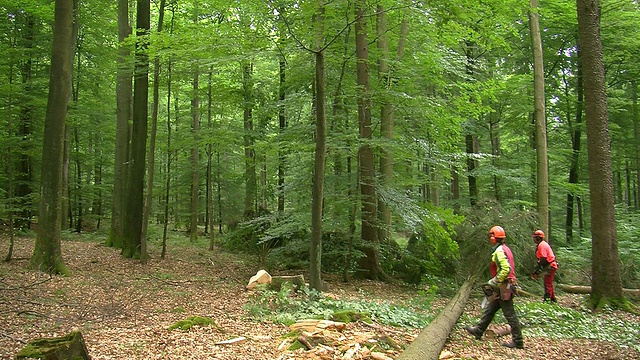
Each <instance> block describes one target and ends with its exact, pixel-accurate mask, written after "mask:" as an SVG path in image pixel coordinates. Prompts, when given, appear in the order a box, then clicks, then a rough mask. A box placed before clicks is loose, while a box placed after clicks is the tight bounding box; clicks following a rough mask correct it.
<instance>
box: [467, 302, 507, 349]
mask: <svg viewBox="0 0 640 360" xmlns="http://www.w3.org/2000/svg"><path fill="white" fill-rule="evenodd" d="M498 310H500V303H499V302H498V299H496V300H493V301H491V302H490V303H488V304H487V305H486V306H485V308H484V312H483V313H482V317H481V318H480V322H479V323H478V325H476V326H467V327H465V330H467V332H468V333H469V334H471V335H473V336H475V337H476V339H478V340H480V338H482V334H484V332H485V330H487V327H489V324H490V323H491V321H492V320H493V317H494V316H495V314H496V312H498Z"/></svg>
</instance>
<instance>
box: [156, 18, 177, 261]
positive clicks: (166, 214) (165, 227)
mask: <svg viewBox="0 0 640 360" xmlns="http://www.w3.org/2000/svg"><path fill="white" fill-rule="evenodd" d="M172 22H173V19H172ZM171 74H172V73H171V59H169V61H168V63H167V171H166V176H167V179H166V183H165V190H164V224H163V230H162V252H161V253H160V258H162V259H164V257H165V255H166V254H167V233H168V230H169V195H170V194H171V191H170V190H171V159H172V153H171V152H172V149H171V80H172V78H171ZM176 102H177V99H176ZM176 108H177V105H176ZM177 114H178V112H177V111H176V117H177Z"/></svg>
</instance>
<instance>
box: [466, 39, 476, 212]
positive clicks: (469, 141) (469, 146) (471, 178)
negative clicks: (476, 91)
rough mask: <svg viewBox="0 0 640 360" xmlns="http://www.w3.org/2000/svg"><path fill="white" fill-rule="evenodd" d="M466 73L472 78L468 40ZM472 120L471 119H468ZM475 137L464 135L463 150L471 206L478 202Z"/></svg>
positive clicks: (473, 60)
mask: <svg viewBox="0 0 640 360" xmlns="http://www.w3.org/2000/svg"><path fill="white" fill-rule="evenodd" d="M465 44H466V58H467V62H466V69H465V71H466V73H467V75H468V76H469V79H472V78H473V74H474V69H475V61H476V60H475V58H474V54H473V49H474V47H475V44H474V43H473V42H470V41H466V42H465ZM469 121H470V122H472V121H473V120H472V119H469ZM476 144H477V139H476V137H475V135H473V134H471V133H468V134H466V135H465V151H466V153H467V181H468V183H469V184H468V185H469V204H470V205H471V206H475V205H476V204H477V203H478V184H477V179H476V176H475V174H474V171H475V169H476V167H477V166H478V163H477V161H476V160H475V155H476V154H477V152H478V151H477V145H476Z"/></svg>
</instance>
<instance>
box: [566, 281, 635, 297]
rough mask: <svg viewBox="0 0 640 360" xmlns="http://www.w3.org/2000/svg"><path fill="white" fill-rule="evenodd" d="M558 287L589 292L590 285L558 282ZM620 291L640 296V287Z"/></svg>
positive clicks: (573, 292)
mask: <svg viewBox="0 0 640 360" xmlns="http://www.w3.org/2000/svg"><path fill="white" fill-rule="evenodd" d="M558 288H559V289H560V290H562V291H564V292H567V293H570V294H591V286H584V285H567V284H558ZM622 292H624V293H626V294H629V295H633V296H640V289H622Z"/></svg>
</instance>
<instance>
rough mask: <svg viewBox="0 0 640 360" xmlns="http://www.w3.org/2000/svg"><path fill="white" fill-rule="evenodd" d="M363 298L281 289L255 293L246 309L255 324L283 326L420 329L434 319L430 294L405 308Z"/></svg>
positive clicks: (425, 294)
mask: <svg viewBox="0 0 640 360" xmlns="http://www.w3.org/2000/svg"><path fill="white" fill-rule="evenodd" d="M285 285H288V284H287V283H285ZM362 295H363V296H362V299H354V300H346V299H335V298H332V297H329V296H325V295H323V294H322V293H319V292H317V291H315V290H312V289H308V288H303V289H301V290H299V291H296V292H294V291H293V289H292V287H291V286H283V287H282V288H281V290H280V291H273V290H268V289H262V290H259V291H257V292H256V293H255V294H253V295H252V297H251V298H250V300H249V302H248V303H247V305H245V309H246V310H247V311H248V312H249V316H250V317H252V318H254V319H256V320H267V321H273V322H275V323H280V324H285V325H291V324H293V323H295V322H296V321H298V320H302V319H325V320H334V321H341V322H350V321H358V320H360V321H365V322H370V321H375V322H377V323H380V324H385V325H391V326H396V327H409V328H423V327H425V326H426V325H427V324H428V323H429V322H430V321H431V319H433V317H434V316H435V314H433V312H432V311H431V309H430V307H431V302H432V300H433V298H434V297H435V294H434V293H433V292H431V293H429V292H424V291H423V292H419V293H418V294H417V295H416V298H414V299H413V300H412V301H411V302H410V303H405V304H394V303H390V302H388V301H384V302H375V301H368V300H363V299H364V298H366V294H362Z"/></svg>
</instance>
